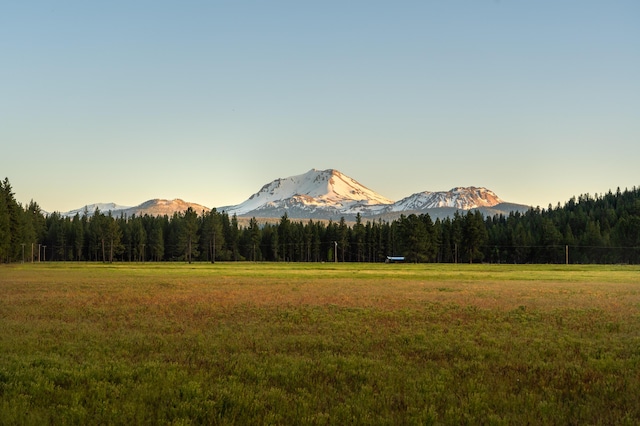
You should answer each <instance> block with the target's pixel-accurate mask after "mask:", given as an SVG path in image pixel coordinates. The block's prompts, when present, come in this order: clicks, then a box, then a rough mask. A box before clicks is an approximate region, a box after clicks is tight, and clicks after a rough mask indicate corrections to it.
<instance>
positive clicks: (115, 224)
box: [0, 178, 640, 263]
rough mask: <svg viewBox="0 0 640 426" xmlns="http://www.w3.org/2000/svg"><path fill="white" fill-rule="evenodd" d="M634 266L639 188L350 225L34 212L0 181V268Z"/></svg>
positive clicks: (639, 237)
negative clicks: (72, 264) (497, 211)
mask: <svg viewBox="0 0 640 426" xmlns="http://www.w3.org/2000/svg"><path fill="white" fill-rule="evenodd" d="M387 256H403V257H405V259H406V261H408V262H469V263H472V262H491V263H564V262H566V261H569V262H570V263H640V190H639V189H637V188H633V189H632V190H625V191H624V192H621V191H620V190H618V191H616V193H612V192H609V193H607V194H603V195H600V196H594V197H591V196H589V195H582V196H580V197H578V199H575V198H572V199H571V200H569V201H568V202H567V203H566V204H565V205H564V206H560V205H558V206H556V207H555V208H554V207H552V206H549V208H548V209H546V210H545V209H540V208H535V209H534V208H532V209H530V210H528V211H527V212H525V213H511V214H509V215H508V216H503V215H499V216H494V217H486V218H485V217H483V215H482V214H480V213H479V212H478V211H469V212H464V213H456V214H454V216H453V217H451V218H446V219H443V220H441V219H437V220H435V222H434V221H433V220H432V219H431V217H430V216H429V215H428V214H420V215H415V214H409V215H406V216H405V215H403V216H400V218H399V219H397V220H393V221H382V220H375V221H373V220H368V221H366V222H364V221H363V220H362V218H361V217H360V216H357V217H356V220H355V222H354V223H347V222H346V221H345V220H344V219H341V220H340V221H339V222H334V221H328V222H326V221H318V220H306V221H300V220H291V219H289V217H288V216H287V215H286V214H285V215H283V216H282V217H281V218H280V220H279V221H278V222H277V223H266V224H260V223H258V221H257V220H256V219H255V218H252V219H251V220H249V222H248V223H247V224H245V225H242V226H241V225H239V222H238V219H237V218H236V217H235V216H232V217H229V215H227V214H226V213H225V212H218V211H216V210H215V209H213V210H211V211H210V212H196V211H194V210H192V209H188V210H186V211H184V212H182V213H175V214H173V215H172V216H166V215H165V216H157V217H153V216H148V215H144V216H132V217H125V216H117V217H114V216H112V215H111V213H104V212H101V211H99V210H96V211H95V212H84V214H82V215H80V214H76V215H75V216H74V217H63V216H61V215H60V214H59V213H52V214H48V215H46V214H44V213H43V212H42V211H41V209H40V207H39V206H38V204H37V203H35V202H34V201H31V202H30V203H29V204H28V205H27V206H22V205H21V204H20V203H18V202H17V201H16V200H15V196H14V194H13V190H12V187H11V184H10V183H9V180H8V179H7V178H5V179H4V181H2V182H1V183H0V261H1V262H20V261H27V262H29V261H49V260H51V261H98V262H115V261H118V262H123V261H124V262H143V261H144V262H149V261H185V262H193V261H209V262H213V261H243V260H244V261H289V262H332V261H339V262H384V261H385V260H386V258H387Z"/></svg>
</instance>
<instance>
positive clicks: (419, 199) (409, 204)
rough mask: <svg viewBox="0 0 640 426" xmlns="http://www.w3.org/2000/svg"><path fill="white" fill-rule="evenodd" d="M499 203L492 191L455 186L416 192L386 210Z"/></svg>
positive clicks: (457, 207) (470, 206)
mask: <svg viewBox="0 0 640 426" xmlns="http://www.w3.org/2000/svg"><path fill="white" fill-rule="evenodd" d="M501 203H503V201H502V200H501V199H500V198H499V197H498V196H497V195H496V194H495V193H494V192H493V191H490V190H488V189H486V188H476V187H474V186H470V187H467V188H462V187H456V188H453V189H452V190H450V191H446V192H444V191H439V192H429V191H424V192H418V193H417V194H413V195H410V196H408V197H406V198H403V199H402V200H400V201H397V202H396V203H394V204H393V206H391V208H390V209H389V210H388V211H393V212H403V211H414V210H425V209H436V208H442V207H452V208H455V209H459V210H470V209H477V208H478V207H493V206H495V205H498V204H501Z"/></svg>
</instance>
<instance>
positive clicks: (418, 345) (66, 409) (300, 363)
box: [0, 263, 640, 425]
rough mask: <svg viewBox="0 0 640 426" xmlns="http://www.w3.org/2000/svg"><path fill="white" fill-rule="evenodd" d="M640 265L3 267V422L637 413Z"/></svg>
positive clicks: (575, 420)
mask: <svg viewBox="0 0 640 426" xmlns="http://www.w3.org/2000/svg"><path fill="white" fill-rule="evenodd" d="M639 395H640V267H638V266H575V265H515V266H514V265H452V264H448V265H433V264H426V265H425V264H420V265H414V264H411V265H409V264H402V265H400V264H396V265H385V264H356V263H351V264H342V263H338V264H335V263H325V264H306V263H295V264H291V263H289V264H285V263H257V264H256V263H216V264H210V263H203V264H191V265H188V264H177V263H162V264H157V263H154V264H142V263H138V264H135V263H134V264H86V263H41V264H17V265H2V266H0V424H11V425H21V424H25V425H43V424H55V425H58V424H64V425H74V424H78V425H86V424H127V425H128V424H153V425H156V424H175V425H189V424H221V425H226V424H242V425H244V424H277V425H280V424H282V425H289V424H376V425H379V424H383V425H384V424H389V425H396V424H451V425H460V424H496V425H501V424H509V425H511V424H563V425H566V424H576V425H578V424H579V425H583V424H594V425H612V424H627V425H635V424H638V423H639V422H640V397H639Z"/></svg>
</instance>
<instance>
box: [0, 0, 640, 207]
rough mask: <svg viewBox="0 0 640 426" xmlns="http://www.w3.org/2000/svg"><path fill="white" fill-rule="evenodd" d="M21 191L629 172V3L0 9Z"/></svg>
mask: <svg viewBox="0 0 640 426" xmlns="http://www.w3.org/2000/svg"><path fill="white" fill-rule="evenodd" d="M0 53H1V60H0V61H1V65H0V144H1V147H2V149H1V152H0V178H4V177H5V176H6V177H8V178H9V180H10V181H11V184H12V186H13V189H14V192H15V193H16V198H17V199H18V200H19V201H21V202H22V203H27V202H28V201H29V200H30V199H34V200H35V201H37V202H38V203H39V204H40V206H41V207H42V208H43V209H44V210H47V211H54V210H58V211H67V210H70V209H73V208H78V207H81V206H83V205H85V204H89V203H95V202H116V203H118V204H123V205H137V204H139V203H142V202H144V201H146V200H148V199H151V198H168V199H173V198H182V199H184V200H186V201H192V202H197V203H200V204H203V205H205V206H208V207H219V206H223V205H230V204H237V203H240V202H242V201H244V200H245V199H247V198H248V197H249V196H250V195H251V194H253V193H254V192H256V191H258V190H259V189H260V187H261V186H262V185H263V184H265V183H268V182H270V181H271V180H273V179H276V178H278V177H287V176H292V175H297V174H301V173H304V172H306V171H308V170H309V169H311V168H317V169H327V168H334V169H338V170H340V171H342V172H343V173H345V174H347V175H349V176H351V177H353V178H354V179H356V180H358V181H359V182H360V183H362V184H364V185H365V186H368V187H369V188H371V189H373V190H375V191H377V192H379V193H381V194H382V195H384V196H386V197H388V198H391V199H394V200H398V199H400V198H402V197H405V196H408V195H410V194H412V193H415V192H419V191H425V190H429V191H438V190H448V189H450V188H452V187H455V186H471V185H473V186H485V187H487V188H489V189H492V190H493V191H495V192H496V193H497V194H498V195H499V196H500V197H501V198H503V199H505V200H508V201H512V202H518V203H523V204H530V205H534V206H536V205H539V206H541V207H546V206H547V205H548V204H550V203H551V204H553V205H555V204H557V203H558V202H561V203H564V202H566V201H567V200H568V199H569V198H570V197H571V196H573V195H576V196H577V195H580V194H583V193H590V194H594V193H602V192H605V191H607V190H609V189H612V190H614V191H615V189H616V188H617V187H621V188H622V189H624V188H625V187H629V188H631V187H632V186H638V185H640V1H637V0H631V1H615V0H612V1H589V0H575V1H563V0H554V1H521V0H518V1H516V0H499V1H490V0H486V1H484V0H468V1H464V0H460V1H453V0H451V1H449V0H446V1H445V0H433V1H430V0H421V1H373V0H366V1H356V0H352V1H327V0H322V1H320V0H318V1H299V0H298V1H277V0H274V1H158V0H153V1H139V0H136V1H129V0H127V1H104V2H94V1H90V2H89V1H47V2H36V1H28V0H27V1H6V2H3V3H2V5H0Z"/></svg>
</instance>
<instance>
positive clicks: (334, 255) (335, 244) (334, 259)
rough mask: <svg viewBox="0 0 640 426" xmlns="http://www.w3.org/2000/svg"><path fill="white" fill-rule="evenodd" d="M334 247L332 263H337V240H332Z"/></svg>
mask: <svg viewBox="0 0 640 426" xmlns="http://www.w3.org/2000/svg"><path fill="white" fill-rule="evenodd" d="M333 244H334V247H335V249H334V250H333V263H338V242H337V241H334V242H333Z"/></svg>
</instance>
